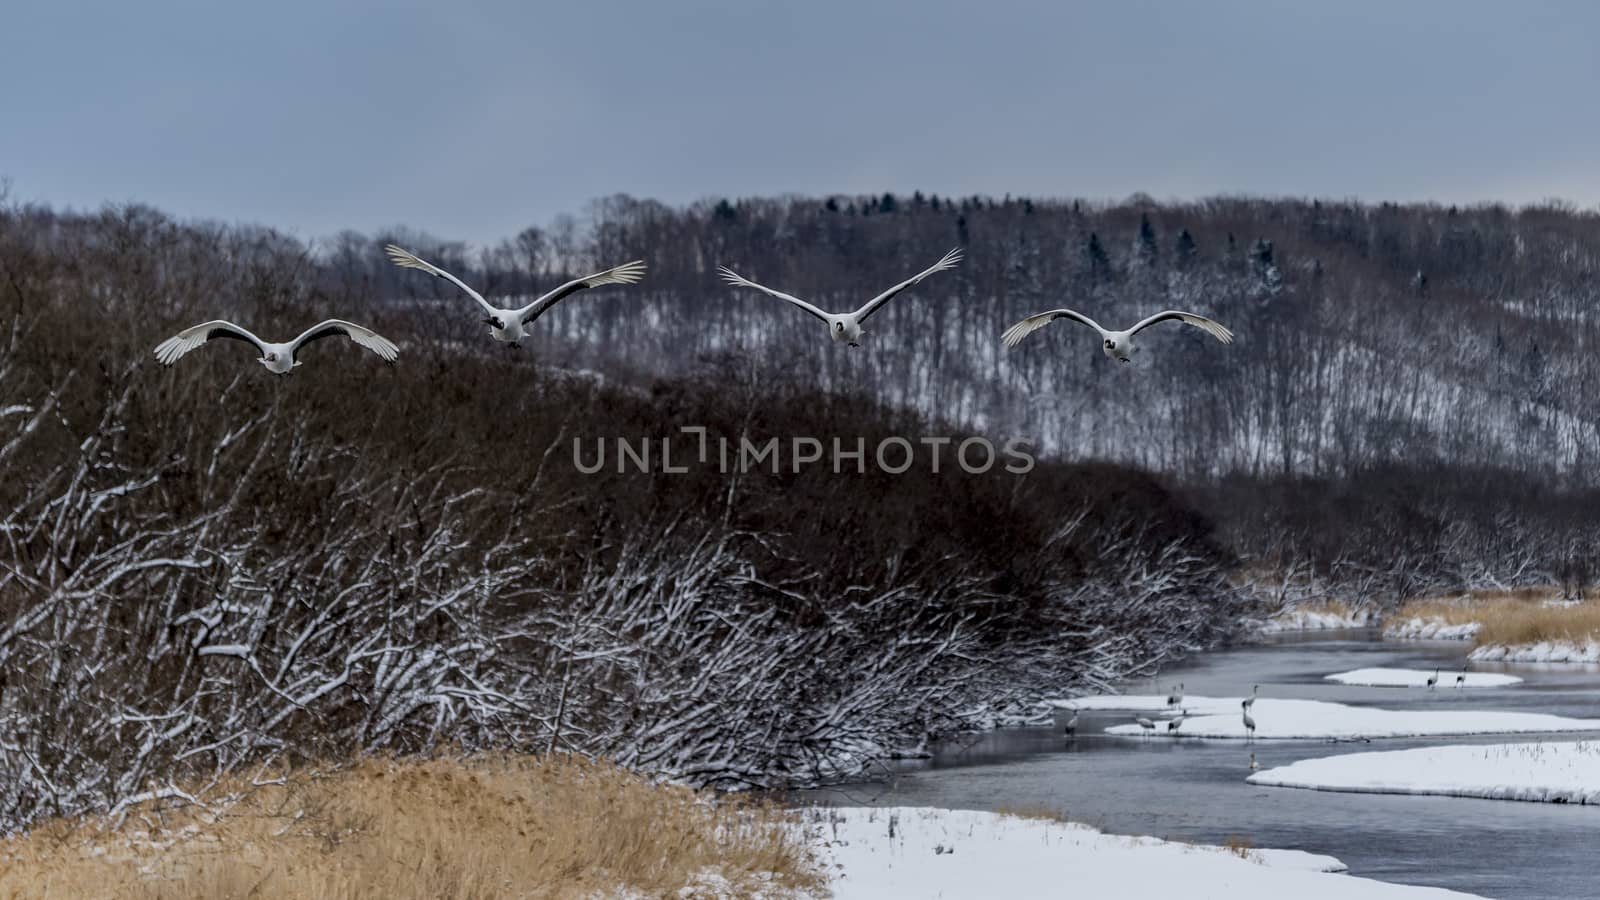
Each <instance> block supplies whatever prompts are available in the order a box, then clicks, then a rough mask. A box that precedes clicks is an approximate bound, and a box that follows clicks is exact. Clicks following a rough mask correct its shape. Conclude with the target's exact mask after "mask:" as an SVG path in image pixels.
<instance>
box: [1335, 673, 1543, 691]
mask: <svg viewBox="0 0 1600 900" xmlns="http://www.w3.org/2000/svg"><path fill="white" fill-rule="evenodd" d="M1435 675H1437V676H1438V687H1440V688H1455V687H1469V688H1491V687H1506V686H1507V685H1512V684H1521V683H1522V679H1521V678H1518V677H1517V676H1515V675H1496V674H1492V673H1488V672H1467V673H1466V680H1465V681H1464V682H1461V683H1459V684H1458V683H1457V679H1458V678H1461V675H1462V673H1460V672H1456V671H1452V670H1448V669H1446V670H1442V671H1439V672H1435V671H1434V670H1433V669H1385V668H1371V669H1352V670H1351V671H1349V672H1336V673H1334V674H1332V675H1326V676H1323V677H1324V678H1325V679H1326V680H1328V681H1337V682H1338V683H1340V684H1354V685H1360V686H1362V687H1427V686H1428V679H1429V678H1433V677H1435Z"/></svg>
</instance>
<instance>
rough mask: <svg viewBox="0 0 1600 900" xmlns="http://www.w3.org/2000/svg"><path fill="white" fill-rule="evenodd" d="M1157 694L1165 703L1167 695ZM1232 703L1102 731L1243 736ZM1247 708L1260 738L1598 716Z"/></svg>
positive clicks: (1599, 725)
mask: <svg viewBox="0 0 1600 900" xmlns="http://www.w3.org/2000/svg"><path fill="white" fill-rule="evenodd" d="M1096 699H1098V698H1096ZM1161 699H1162V704H1163V708H1165V702H1166V699H1165V698H1161ZM1196 699H1201V698H1196ZM1204 699H1206V700H1207V701H1211V700H1212V698H1204ZM1230 704H1231V708H1229V709H1228V711H1227V712H1226V713H1220V712H1219V713H1212V712H1211V710H1214V709H1216V705H1215V703H1213V702H1208V703H1207V704H1205V705H1201V706H1197V705H1193V704H1189V703H1188V702H1187V701H1186V703H1185V705H1186V707H1187V708H1188V710H1189V712H1190V713H1195V712H1197V711H1202V712H1205V713H1207V714H1204V715H1195V716H1192V717H1191V718H1188V719H1185V720H1184V722H1183V724H1182V725H1181V726H1180V727H1179V729H1178V730H1177V731H1176V732H1169V731H1168V730H1167V727H1166V725H1165V724H1164V723H1157V727H1156V729H1155V731H1154V732H1146V731H1145V729H1144V728H1142V727H1140V726H1139V725H1137V724H1128V725H1114V726H1112V727H1110V728H1107V729H1106V733H1107V734H1115V735H1125V736H1134V737H1138V736H1142V735H1145V734H1147V733H1149V734H1153V735H1154V736H1156V737H1206V738H1242V737H1246V734H1245V728H1244V718H1243V716H1242V715H1241V710H1240V709H1239V701H1238V699H1232V700H1230V701H1228V702H1227V704H1224V705H1230ZM1113 708H1114V707H1113ZM1250 714H1251V717H1252V718H1254V719H1255V722H1256V732H1255V736H1256V737H1258V738H1291V739H1330V738H1338V739H1360V738H1397V737H1428V736H1443V735H1466V734H1550V733H1559V732H1574V731H1600V719H1569V718H1566V717H1564V716H1552V715H1546V714H1544V713H1519V712H1494V711H1491V710H1454V709H1452V710H1427V709H1423V710H1409V709H1408V710H1391V709H1373V708H1370V707H1361V706H1346V705H1345V704H1343V703H1330V702H1327V701H1323V700H1275V699H1270V698H1267V697H1263V698H1261V699H1260V700H1258V701H1257V702H1256V705H1255V708H1254V709H1253V710H1251V713H1250Z"/></svg>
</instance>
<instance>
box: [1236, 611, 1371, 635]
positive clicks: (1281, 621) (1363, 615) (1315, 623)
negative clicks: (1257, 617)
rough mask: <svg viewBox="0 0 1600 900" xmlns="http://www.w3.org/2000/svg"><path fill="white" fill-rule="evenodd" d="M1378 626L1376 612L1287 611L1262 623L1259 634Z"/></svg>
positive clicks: (1257, 630)
mask: <svg viewBox="0 0 1600 900" xmlns="http://www.w3.org/2000/svg"><path fill="white" fill-rule="evenodd" d="M1376 624H1378V616H1377V613H1376V611H1375V610H1372V609H1370V608H1363V609H1359V610H1351V609H1347V608H1344V607H1338V608H1322V609H1306V608H1295V609H1287V610H1284V611H1283V612H1281V613H1278V614H1277V615H1275V616H1273V617H1271V618H1269V619H1267V620H1266V621H1264V622H1262V623H1261V625H1260V627H1259V628H1257V629H1256V632H1257V633H1258V634H1283V633H1286V632H1295V631H1333V630H1335V629H1340V628H1368V627H1371V626H1373V625H1376Z"/></svg>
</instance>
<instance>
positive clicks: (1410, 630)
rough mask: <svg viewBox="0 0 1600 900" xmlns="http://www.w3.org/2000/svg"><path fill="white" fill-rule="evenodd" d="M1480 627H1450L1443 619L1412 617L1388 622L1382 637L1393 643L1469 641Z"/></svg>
mask: <svg viewBox="0 0 1600 900" xmlns="http://www.w3.org/2000/svg"><path fill="white" fill-rule="evenodd" d="M1482 627H1483V626H1482V625H1480V624H1479V623H1477V622H1463V623H1461V624H1460V625H1450V624H1448V623H1446V622H1445V621H1444V620H1443V619H1439V618H1435V617H1432V616H1429V617H1427V618H1423V617H1422V616H1412V617H1411V618H1409V619H1403V620H1400V621H1395V622H1390V623H1389V625H1388V626H1386V627H1385V628H1384V629H1383V636H1384V637H1386V638H1388V639H1390V640H1395V641H1469V640H1472V638H1473V637H1474V636H1475V635H1477V633H1478V629H1479V628H1482Z"/></svg>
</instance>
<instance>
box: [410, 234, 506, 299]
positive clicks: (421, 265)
mask: <svg viewBox="0 0 1600 900" xmlns="http://www.w3.org/2000/svg"><path fill="white" fill-rule="evenodd" d="M383 250H384V252H385V253H387V254H389V261H390V262H392V263H394V264H395V265H397V266H401V267H403V268H407V269H421V270H422V271H424V272H427V273H428V274H429V275H436V276H438V277H440V278H443V279H445V280H447V281H449V282H450V283H452V284H454V285H455V286H456V287H458V288H461V289H462V290H463V291H466V292H467V294H468V295H469V296H471V297H472V299H474V300H476V301H478V305H479V306H481V307H483V311H484V312H486V313H488V314H489V315H491V316H492V315H495V314H496V313H501V312H504V311H505V310H502V309H500V308H498V307H496V306H494V305H493V304H491V303H490V302H489V301H487V300H485V299H483V295H482V294H480V293H478V292H477V291H475V290H473V289H472V288H469V287H467V283H466V282H465V281H462V280H461V279H459V278H457V277H455V276H454V275H451V274H450V273H449V272H446V271H445V270H443V269H441V268H439V267H438V266H436V265H434V264H433V263H431V262H428V261H427V260H425V259H423V258H422V257H420V256H417V255H416V254H414V253H411V252H410V251H408V250H405V249H403V248H401V247H397V246H395V245H394V244H389V245H388V246H386V247H384V248H383Z"/></svg>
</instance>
